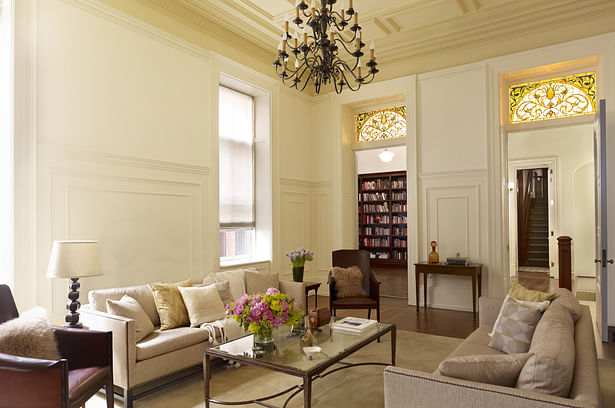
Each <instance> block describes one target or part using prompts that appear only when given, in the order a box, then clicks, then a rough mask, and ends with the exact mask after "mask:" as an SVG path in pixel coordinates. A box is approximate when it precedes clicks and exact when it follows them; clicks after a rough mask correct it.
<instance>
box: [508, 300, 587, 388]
mask: <svg viewBox="0 0 615 408" xmlns="http://www.w3.org/2000/svg"><path fill="white" fill-rule="evenodd" d="M530 351H531V352H532V353H533V354H534V355H533V356H532V357H530V359H529V360H528V361H527V363H526V364H525V366H524V367H523V369H522V370H521V372H520V373H519V378H518V379H517V385H516V387H517V388H521V389H525V390H531V391H536V392H540V393H543V394H550V395H558V396H560V397H564V398H566V397H568V395H569V394H570V387H571V385H572V378H573V375H574V365H575V343H574V323H573V321H572V316H571V314H570V312H569V311H568V309H567V308H566V307H564V306H563V305H561V304H555V305H551V307H549V309H547V311H546V312H545V314H544V316H543V317H542V319H541V320H540V322H539V323H538V326H537V327H536V332H535V333H534V338H533V339H532V345H531V347H530Z"/></svg>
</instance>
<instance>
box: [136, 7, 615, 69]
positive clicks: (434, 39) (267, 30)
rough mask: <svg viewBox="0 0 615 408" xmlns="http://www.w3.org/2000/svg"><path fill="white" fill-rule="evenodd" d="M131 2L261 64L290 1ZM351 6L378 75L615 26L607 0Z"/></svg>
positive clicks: (268, 57) (614, 11)
mask: <svg viewBox="0 0 615 408" xmlns="http://www.w3.org/2000/svg"><path fill="white" fill-rule="evenodd" d="M139 1H140V2H141V3H144V4H147V5H150V6H152V7H155V8H157V9H158V11H162V12H164V13H166V14H168V15H170V16H172V17H173V18H175V19H177V20H179V21H181V22H182V23H184V24H187V25H190V26H192V27H193V28H195V27H196V28H198V29H200V30H203V31H207V32H208V34H209V35H212V36H218V37H219V40H220V41H226V42H228V43H229V44H230V45H229V46H230V47H235V48H236V49H241V50H242V52H247V53H250V54H252V57H253V58H255V59H256V60H258V61H261V62H262V63H263V64H268V65H270V64H271V62H272V61H273V59H274V56H275V50H276V48H277V44H278V43H279V41H280V35H281V33H282V27H283V25H284V21H285V20H286V19H287V18H290V19H292V18H294V10H295V9H294V4H295V0H139ZM316 4H317V5H319V4H320V0H316ZM335 8H336V9H338V10H339V9H341V8H344V9H345V8H348V0H338V1H337V3H336V4H335ZM354 9H355V10H358V11H359V24H360V25H361V26H362V27H363V38H364V41H365V40H367V43H369V41H371V40H374V41H375V43H376V53H377V57H378V61H379V68H380V71H381V73H380V74H378V77H379V79H380V80H382V79H388V78H393V77H397V76H402V75H408V74H412V73H418V72H425V71H429V70H434V69H439V68H444V67H447V66H454V65H458V64H462V63H468V62H473V61H478V60H481V59H485V58H490V57H494V56H498V55H503V54H508V53H512V52H517V51H522V50H527V49H533V48H537V47H540V46H545V45H550V44H555V43H559V42H563V41H570V40H574V39H578V38H584V37H588V36H592V35H597V34H601V33H605V32H609V31H613V30H614V29H615V0H354ZM292 31H294V29H293V24H292V23H291V32H292ZM262 68H263V67H261V68H259V70H261V71H263V69H262ZM270 74H271V75H273V68H271V69H270Z"/></svg>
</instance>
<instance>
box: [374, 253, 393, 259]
mask: <svg viewBox="0 0 615 408" xmlns="http://www.w3.org/2000/svg"><path fill="white" fill-rule="evenodd" d="M369 258H370V259H389V253H388V252H370V253H369Z"/></svg>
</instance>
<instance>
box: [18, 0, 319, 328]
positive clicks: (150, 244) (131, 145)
mask: <svg viewBox="0 0 615 408" xmlns="http://www.w3.org/2000/svg"><path fill="white" fill-rule="evenodd" d="M16 17H17V20H18V21H19V25H18V26H17V27H16V29H17V33H18V35H17V37H18V42H17V47H19V48H20V50H21V52H23V54H19V55H16V64H17V66H20V67H26V68H25V69H22V70H20V71H19V73H18V75H17V77H16V79H15V81H16V87H17V88H18V89H16V92H17V93H19V94H20V95H22V94H23V95H25V96H26V97H27V98H24V99H25V100H27V101H30V103H24V104H21V105H17V109H16V117H19V118H21V119H22V120H20V121H18V127H17V128H16V135H17V136H16V145H18V146H20V147H21V146H23V150H19V149H16V152H17V155H18V159H16V160H17V161H18V162H17V166H16V180H17V183H19V182H20V181H24V183H20V186H27V185H28V183H31V186H32V188H33V189H32V191H31V192H29V191H27V190H25V191H24V192H23V193H21V194H18V195H17V196H16V206H19V208H20V209H21V211H22V216H21V217H20V218H16V224H17V225H16V228H18V229H19V231H17V233H16V235H18V236H19V235H21V238H18V240H17V244H18V246H19V248H22V249H21V250H17V251H16V252H17V255H16V256H17V258H16V259H17V261H18V262H17V263H18V264H19V265H22V266H28V259H32V260H33V262H32V263H31V264H30V267H24V268H21V269H17V275H18V276H16V277H15V282H14V288H15V295H16V299H17V300H18V303H19V307H20V309H24V308H27V307H30V306H33V305H35V304H38V305H42V306H44V307H46V308H47V309H48V310H49V311H50V312H51V316H52V319H54V321H61V320H62V315H63V314H64V313H65V310H64V305H65V303H66V296H67V289H66V288H67V283H66V282H65V281H64V280H62V279H57V280H53V281H52V280H50V279H47V278H45V272H46V268H47V262H48V259H49V253H50V249H51V243H52V241H53V240H57V239H98V240H100V241H101V255H102V263H103V275H102V276H99V277H93V278H84V279H83V280H82V281H81V285H82V286H81V293H82V296H81V300H82V302H83V303H87V300H86V297H87V292H88V290H90V289H92V288H104V287H116V286H126V285H134V284H143V283H147V282H152V281H175V280H180V279H185V278H188V277H189V278H192V279H193V280H194V281H199V280H201V279H202V278H203V276H204V275H205V274H207V273H209V272H212V271H216V270H218V269H220V268H219V266H218V242H217V240H218V221H217V219H218V218H217V214H218V195H217V188H218V181H217V180H218V173H217V164H218V154H217V85H218V75H219V73H221V72H222V73H225V74H227V75H229V76H231V77H233V78H237V79H239V80H241V81H245V82H246V83H249V84H251V85H253V86H255V87H258V88H260V89H263V90H264V91H266V92H267V93H269V94H270V96H271V98H270V105H271V106H270V109H271V118H270V119H271V152H272V156H271V157H272V160H271V163H268V164H267V168H268V169H269V170H268V171H269V173H270V175H269V177H270V178H271V179H272V180H273V188H272V197H271V199H270V200H269V203H268V204H267V206H269V207H270V212H271V213H272V214H273V217H274V219H273V231H272V237H273V238H272V239H273V257H272V258H271V259H269V261H268V262H260V263H257V264H254V265H253V266H256V267H257V268H258V269H259V270H261V271H264V272H266V271H276V272H284V271H285V270H286V269H288V270H289V271H290V267H289V266H288V265H287V263H288V262H287V260H286V258H285V257H284V255H283V253H284V251H286V250H288V249H291V248H287V244H291V243H292V244H296V246H310V244H311V241H310V240H311V239H312V236H311V235H310V232H311V223H312V220H311V217H312V216H313V215H314V214H316V212H315V213H314V214H313V212H312V210H311V208H312V207H313V205H314V204H313V203H312V202H313V201H314V203H317V204H318V205H319V206H320V207H322V203H321V202H318V201H317V200H316V199H313V197H312V196H313V195H315V194H314V192H315V191H319V190H318V189H321V188H322V185H320V184H313V183H311V182H310V177H311V172H312V167H311V165H310V161H309V157H310V152H311V149H312V147H311V146H310V139H309V136H310V134H311V133H312V130H311V128H310V127H309V126H301V127H297V126H296V124H297V123H301V120H302V119H303V118H305V117H310V116H311V104H310V100H311V99H310V98H309V97H308V96H305V95H302V94H297V93H290V92H289V91H287V90H285V89H282V87H281V85H280V84H279V83H278V82H277V81H275V80H273V79H271V78H269V77H266V76H264V75H262V74H260V73H258V72H256V71H254V70H252V69H251V68H249V67H246V66H243V65H241V64H238V63H236V62H234V61H232V60H228V59H226V58H224V57H222V56H219V55H217V54H215V53H212V52H210V51H209V50H207V49H204V48H199V47H196V46H194V45H193V44H190V43H188V42H186V41H184V40H181V39H179V38H177V37H174V36H172V35H169V34H168V33H166V32H163V31H160V30H158V29H157V28H154V27H152V26H149V25H147V24H144V23H143V22H141V21H139V20H135V19H133V18H132V17H130V16H128V15H125V14H122V13H121V12H118V11H117V10H115V9H111V8H108V7H106V6H104V5H102V4H101V3H98V2H96V1H94V0H24V1H23V2H20V4H19V7H18V10H16ZM30 129H31V131H30ZM297 147H298V148H297ZM28 159H30V160H32V162H31V163H32V167H29V166H26V164H27V163H28V161H27V160H28ZM30 169H31V170H32V173H30V172H29V171H30ZM297 186H299V189H300V190H301V189H302V188H303V187H304V186H307V189H306V190H305V191H306V195H305V197H306V203H307V204H306V205H299V206H297V205H295V200H294V199H292V198H291V199H289V198H288V197H289V195H292V193H293V191H295V190H294V189H296V187H297ZM28 208H30V209H31V210H28ZM321 211H322V210H321ZM295 221H296V222H301V223H302V224H301V225H298V224H296V223H295ZM29 224H30V225H32V227H33V229H32V230H31V235H30V237H31V240H28V239H27V236H28V235H29V234H30V232H29V230H28V225H29Z"/></svg>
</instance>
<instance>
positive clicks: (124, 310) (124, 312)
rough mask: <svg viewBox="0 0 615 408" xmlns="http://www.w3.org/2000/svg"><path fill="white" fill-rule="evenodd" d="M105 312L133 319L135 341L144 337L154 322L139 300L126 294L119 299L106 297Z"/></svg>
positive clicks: (152, 328) (152, 327)
mask: <svg viewBox="0 0 615 408" xmlns="http://www.w3.org/2000/svg"><path fill="white" fill-rule="evenodd" d="M107 313H111V314H113V315H117V316H122V317H126V318H128V319H132V320H134V321H135V331H136V336H135V339H136V341H140V340H142V339H144V338H145V337H147V336H149V335H150V334H152V332H153V331H154V324H153V323H152V321H151V320H150V318H149V317H148V316H147V313H145V310H143V307H142V306H141V304H140V303H139V301H138V300H137V299H135V298H132V297H130V296H128V295H124V296H122V298H121V299H120V300H111V299H107Z"/></svg>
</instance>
